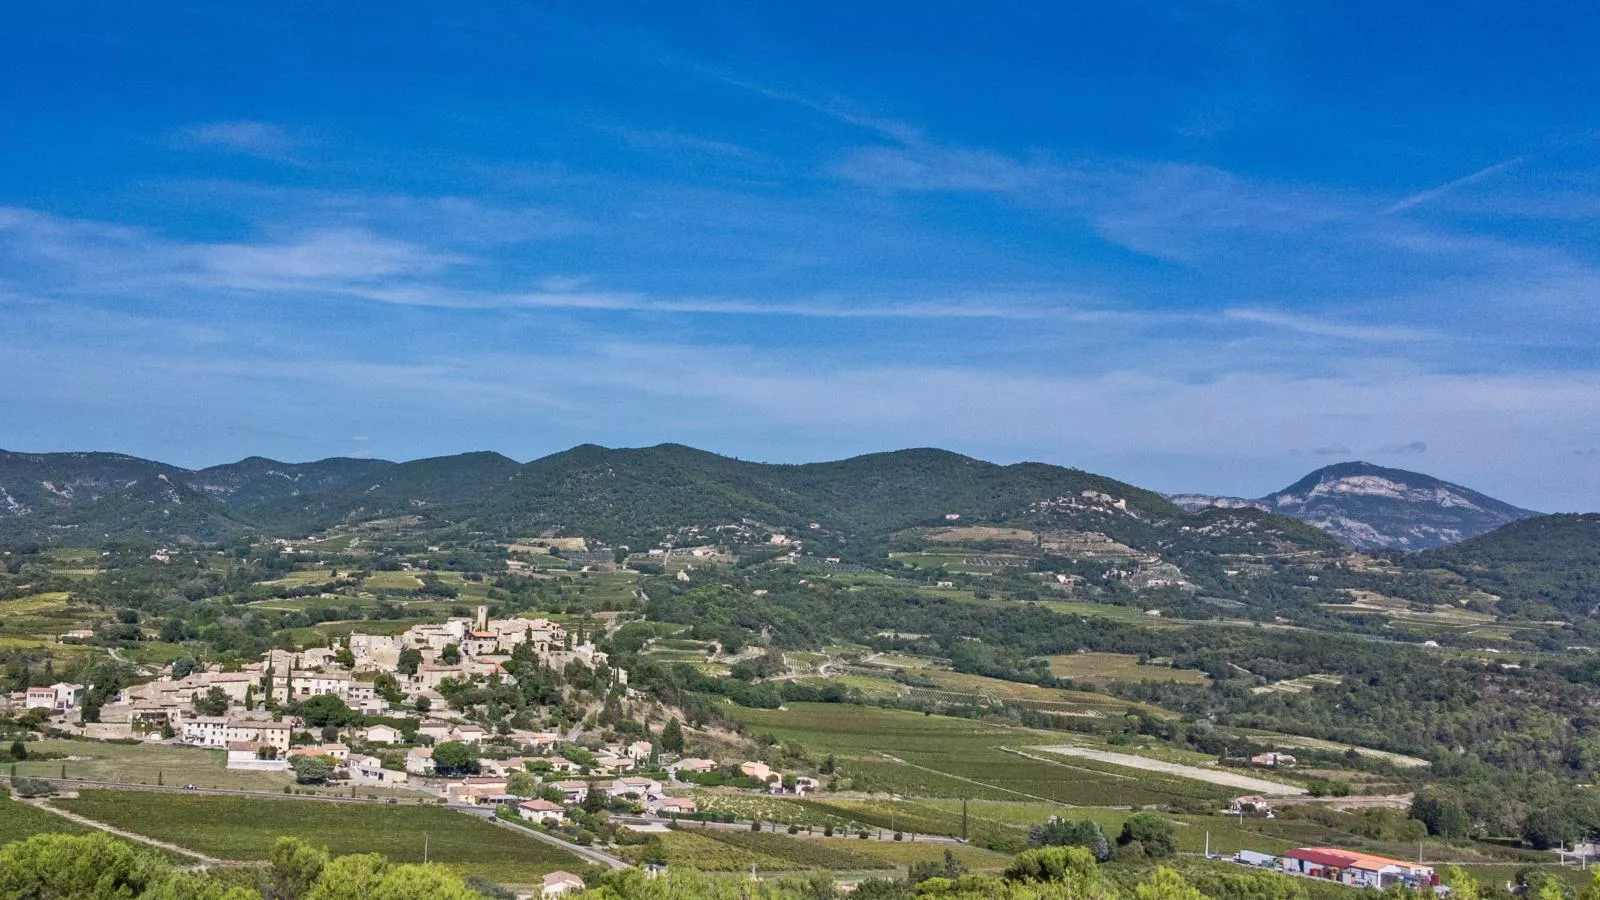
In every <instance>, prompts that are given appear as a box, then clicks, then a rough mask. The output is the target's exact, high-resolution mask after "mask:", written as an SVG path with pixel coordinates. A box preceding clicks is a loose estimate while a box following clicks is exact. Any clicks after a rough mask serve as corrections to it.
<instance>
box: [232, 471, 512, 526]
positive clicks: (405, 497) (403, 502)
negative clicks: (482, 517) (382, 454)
mask: <svg viewBox="0 0 1600 900" xmlns="http://www.w3.org/2000/svg"><path fill="white" fill-rule="evenodd" d="M521 468H522V467H521V465H520V464H518V463H517V461H516V460H514V459H511V458H509V457H506V456H501V455H500V454H498V453H489V452H478V453H461V454H456V455H454V456H437V457H432V458H429V459H418V460H412V461H411V462H404V463H395V464H392V465H388V466H384V467H381V468H377V469H375V470H373V471H370V472H366V473H363V474H362V475H358V476H357V477H355V478H353V479H352V480H350V481H348V482H346V483H344V484H342V485H340V486H338V487H336V488H333V489H331V490H327V491H324V492H322V493H307V494H301V495H298V496H288V497H282V498H279V499H277V500H272V501H269V502H267V503H263V504H261V505H259V506H255V507H251V508H249V509H248V510H246V511H245V515H246V516H247V517H248V518H249V519H250V520H251V521H253V522H255V523H258V524H259V525H260V526H261V527H263V528H265V529H267V530H269V531H271V532H273V533H278V534H303V533H306V532H310V531H316V530H320V529H323V528H327V527H329V526H332V525H336V524H338V523H340V522H344V521H347V520H351V519H374V518H381V517H384V516H395V515H421V516H425V517H428V518H430V519H433V520H435V521H437V522H439V523H441V524H443V523H446V522H449V521H455V520H460V519H464V518H467V517H469V516H471V515H472V514H473V513H474V512H475V511H476V510H477V509H478V508H479V507H480V506H481V505H483V504H486V503H488V502H490V501H492V500H493V499H494V498H495V497H497V496H500V495H503V494H504V493H505V491H506V490H507V489H508V487H509V485H510V484H511V482H512V480H513V479H514V478H515V477H516V475H517V473H518V472H519V471H520V470H521Z"/></svg>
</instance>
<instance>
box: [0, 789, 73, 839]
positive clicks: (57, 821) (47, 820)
mask: <svg viewBox="0 0 1600 900" xmlns="http://www.w3.org/2000/svg"><path fill="white" fill-rule="evenodd" d="M86 830H87V829H85V828H84V827H83V826H82V825H79V824H78V823H76V822H73V821H69V820H67V819H64V818H62V817H61V816H58V815H56V814H54V813H48V812H45V811H44V810H42V809H35V808H34V807H32V806H29V805H28V804H26V803H23V802H22V801H20V800H13V799H12V798H10V797H6V796H0V844H8V843H10V842H12V841H20V840H22V839H23V838H26V837H29V836H31V835H35V834H43V833H46V832H51V831H60V832H67V833H70V834H79V833H82V832H84V831H86Z"/></svg>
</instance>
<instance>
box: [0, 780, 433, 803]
mask: <svg viewBox="0 0 1600 900" xmlns="http://www.w3.org/2000/svg"><path fill="white" fill-rule="evenodd" d="M0 780H6V781H9V776H6V775H0ZM36 780H38V781H48V782H50V783H51V784H53V785H55V786H57V787H58V788H64V789H66V790H94V789H97V788H104V789H106V790H113V791H154V792H163V793H179V794H220V795H223V796H229V797H258V798H264V799H268V800H322V801H324V802H327V803H366V804H369V805H371V804H376V805H378V806H384V805H393V804H390V803H389V801H388V799H386V798H377V799H374V798H371V797H338V796H328V795H320V794H285V793H283V792H282V791H250V790H245V789H243V788H203V787H197V788H194V789H192V790H190V789H186V788H184V787H183V786H182V785H175V784H167V785H160V784H138V783H136V782H131V781H93V780H90V779H84V778H38V779H36ZM396 799H397V800H398V801H399V803H400V804H403V805H411V806H415V805H416V804H417V803H418V802H419V801H421V802H423V803H425V804H427V805H430V806H431V805H433V800H434V798H432V797H427V796H424V795H421V794H419V795H417V797H416V798H410V797H406V798H396Z"/></svg>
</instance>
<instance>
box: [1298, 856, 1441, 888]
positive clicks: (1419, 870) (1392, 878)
mask: <svg viewBox="0 0 1600 900" xmlns="http://www.w3.org/2000/svg"><path fill="white" fill-rule="evenodd" d="M1283 870H1284V871H1285V872H1288V873H1290V874H1291V875H1305V876H1308V877H1311V878H1324V879H1327V880H1328V881H1337V882H1339V883H1340V884H1347V885H1350V886H1351V887H1370V888H1380V889H1381V888H1388V887H1391V886H1393V885H1397V884H1403V885H1406V886H1408V887H1431V886H1433V885H1435V884H1437V883H1438V879H1437V877H1436V876H1435V875H1434V874H1433V869H1432V868H1431V867H1429V866H1424V865H1422V864H1420V863H1410V862H1405V861H1404V860H1398V859H1389V858H1387V857H1383V856H1372V855H1370V854H1366V853H1357V852H1355V851H1353V850H1339V849H1337V848H1334V847H1301V848H1299V849H1296V850H1290V851H1289V852H1287V853H1285V854H1284V855H1283Z"/></svg>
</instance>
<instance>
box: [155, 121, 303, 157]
mask: <svg viewBox="0 0 1600 900" xmlns="http://www.w3.org/2000/svg"><path fill="white" fill-rule="evenodd" d="M171 143H172V144H173V146H176V147H179V148H182V149H186V150H221V151H224V152H228V153H242V154H245V155H247V156H257V157H260V158H262V159H268V160H273V161H275V162H291V161H293V154H294V151H295V150H297V149H299V148H300V147H301V146H302V143H301V142H300V141H298V140H296V139H295V138H294V137H292V136H291V135H290V134H289V132H288V131H287V130H285V129H284V127H283V126H281V125H277V124H274V123H272V122H258V121H255V120H253V119H237V120H233V121H228V122H199V123H196V124H193V125H187V126H185V127H183V128H180V129H178V130H177V131H175V132H173V133H172V135H171Z"/></svg>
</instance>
